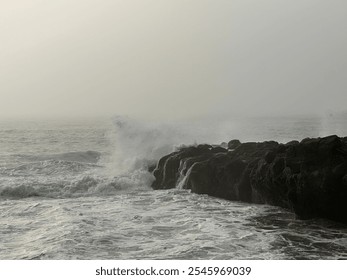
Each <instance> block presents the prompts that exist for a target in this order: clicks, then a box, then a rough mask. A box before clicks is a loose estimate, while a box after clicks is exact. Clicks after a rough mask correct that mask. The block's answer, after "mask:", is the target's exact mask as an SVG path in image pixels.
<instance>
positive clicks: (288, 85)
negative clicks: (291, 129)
mask: <svg viewBox="0 0 347 280" xmlns="http://www.w3.org/2000/svg"><path fill="white" fill-rule="evenodd" d="M0 23H1V24H0V34H1V37H2V43H1V45H0V61H1V67H0V118H61V117H65V118H70V117H71V118H72V117H86V118H90V117H102V116H103V117H104V116H112V115H129V116H135V117H141V118H145V117H148V118H152V119H153V118H154V119H155V118H158V119H161V118H162V119H177V118H199V117H202V116H203V117H209V116H210V117H217V118H218V117H222V116H237V115H242V116H248V115H252V116H257V115H259V116H260V115H268V116H275V115H295V114H298V115H310V114H327V113H329V112H340V111H345V110H346V109H345V104H347V94H346V93H345V92H344V91H345V88H346V85H347V77H346V76H347V75H346V65H347V36H346V35H345V26H347V3H346V2H345V1H342V0H332V1H323V0H293V1H285V0H264V1H256V0H218V1H212V0H209V1H208V0H189V1H183V0H167V1H159V0H129V1H120V0H105V1H102V2H100V1H94V0H83V1H82V0H75V1H67V0H61V1H54V2H47V1H43V0H12V1H2V2H1V9H0Z"/></svg>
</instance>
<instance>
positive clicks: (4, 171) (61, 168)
mask: <svg viewBox="0 0 347 280" xmlns="http://www.w3.org/2000/svg"><path fill="white" fill-rule="evenodd" d="M91 168H93V169H94V168H101V166H99V165H96V164H91V163H81V162H73V161H63V160H43V161H35V162H29V163H25V164H20V165H17V166H14V167H1V168H0V175H2V176H8V177H32V176H36V175H41V176H56V175H65V176H66V175H69V174H70V175H73V174H78V173H81V172H85V171H87V170H90V169H91Z"/></svg>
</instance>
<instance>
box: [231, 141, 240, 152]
mask: <svg viewBox="0 0 347 280" xmlns="http://www.w3.org/2000/svg"><path fill="white" fill-rule="evenodd" d="M240 145H241V142H240V140H237V139H234V140H231V141H229V142H228V149H230V150H233V149H236V148H237V147H238V146H240Z"/></svg>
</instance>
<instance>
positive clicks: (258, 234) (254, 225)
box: [0, 115, 347, 259]
mask: <svg viewBox="0 0 347 280" xmlns="http://www.w3.org/2000/svg"><path fill="white" fill-rule="evenodd" d="M331 124H334V126H332V125H331ZM346 129H347V127H346V126H345V122H344V118H343V117H340V116H334V115H328V116H327V117H325V118H317V117H294V118H293V117H291V118H290V117H283V118H257V119H255V118H246V119H241V118H239V119H237V118H235V119H227V118H218V119H212V118H211V119H205V120H204V119H199V120H197V119H196V120H185V121H178V120H176V121H170V122H166V123H165V122H164V121H156V122H154V121H148V120H144V119H134V118H130V117H122V116H116V117H113V118H112V119H110V120H95V121H91V120H88V121H68V122H66V121H55V122H52V121H50V122H48V121H46V122H44V121H40V122H39V121H32V122H31V121H26V122H8V121H7V122H6V121H1V122H0V141H1V142H0V146H1V150H0V240H1V241H0V247H1V252H2V253H1V256H0V258H1V259H95V258H103V259H136V258H148V259H153V258H154V259H230V258H242V259H250V258H254V259H297V258H299V259H302V258H310V259H320V258H323V259H336V258H346V257H347V255H346V248H347V243H346V240H347V232H346V229H344V228H342V227H341V226H340V225H338V224H334V223H331V222H329V221H321V220H313V221H298V220H296V219H295V217H294V215H293V214H291V213H289V212H287V211H286V210H283V209H279V208H277V207H270V206H266V205H250V204H245V203H238V202H231V201H224V200H221V199H216V198H212V197H208V196H204V195H203V196H201V195H196V194H191V193H190V192H189V191H187V190H180V189H173V190H162V191H153V190H152V189H151V188H150V185H151V182H152V181H153V179H154V178H153V176H152V174H150V173H149V172H148V166H150V165H152V164H153V163H156V161H157V160H158V159H159V158H160V157H161V156H163V155H165V154H167V153H170V152H172V151H174V150H175V149H176V148H177V147H179V146H180V145H191V144H192V145H195V144H200V143H211V144H220V143H221V142H223V141H225V142H227V141H229V140H231V139H234V138H238V139H240V140H241V141H262V140H277V141H280V142H286V141H290V140H293V139H298V140H300V139H302V138H305V137H317V136H325V135H327V134H330V133H337V134H339V135H340V136H341V135H344V134H345V135H347V130H346Z"/></svg>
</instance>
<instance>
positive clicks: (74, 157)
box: [15, 151, 101, 163]
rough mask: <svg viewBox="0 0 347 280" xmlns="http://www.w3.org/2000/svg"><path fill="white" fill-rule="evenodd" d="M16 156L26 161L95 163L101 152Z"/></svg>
mask: <svg viewBox="0 0 347 280" xmlns="http://www.w3.org/2000/svg"><path fill="white" fill-rule="evenodd" d="M15 156H16V157H18V158H20V159H23V160H26V161H47V160H61V161H71V162H84V163H97V162H98V161H99V159H100V157H101V153H99V152H96V151H82V152H68V153H60V154H48V155H15Z"/></svg>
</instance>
